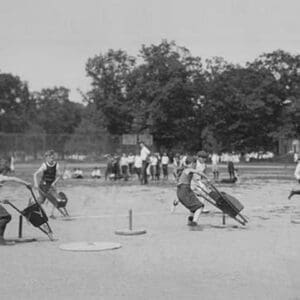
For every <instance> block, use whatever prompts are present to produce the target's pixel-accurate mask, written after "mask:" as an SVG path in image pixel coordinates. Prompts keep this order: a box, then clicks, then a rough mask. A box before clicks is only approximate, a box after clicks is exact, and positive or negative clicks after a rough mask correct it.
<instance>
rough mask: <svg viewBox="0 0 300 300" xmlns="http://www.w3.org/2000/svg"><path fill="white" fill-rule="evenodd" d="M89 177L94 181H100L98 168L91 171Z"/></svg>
mask: <svg viewBox="0 0 300 300" xmlns="http://www.w3.org/2000/svg"><path fill="white" fill-rule="evenodd" d="M91 177H92V178H94V179H100V178H101V170H100V168H98V167H95V168H94V169H93V171H92V174H91Z"/></svg>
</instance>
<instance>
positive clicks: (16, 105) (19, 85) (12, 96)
mask: <svg viewBox="0 0 300 300" xmlns="http://www.w3.org/2000/svg"><path fill="white" fill-rule="evenodd" d="M29 108H30V97H29V91H28V86H27V83H25V82H23V81H21V79H20V78H19V77H18V76H14V75H12V74H7V73H1V74H0V115H1V118H0V131H2V132H10V133H12V132H23V131H24V129H26V127H27V125H28V122H27V121H28V111H29Z"/></svg>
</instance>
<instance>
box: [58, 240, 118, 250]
mask: <svg viewBox="0 0 300 300" xmlns="http://www.w3.org/2000/svg"><path fill="white" fill-rule="evenodd" d="M59 248H60V249H61V250H65V251H104V250H114V249H118V248H121V244H119V243H112V242H76V243H68V244H62V245H60V246H59Z"/></svg>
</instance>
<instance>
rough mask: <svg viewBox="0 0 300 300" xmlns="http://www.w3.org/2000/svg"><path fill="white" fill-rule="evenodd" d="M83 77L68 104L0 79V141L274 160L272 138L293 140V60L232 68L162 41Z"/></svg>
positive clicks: (102, 61)
mask: <svg viewBox="0 0 300 300" xmlns="http://www.w3.org/2000/svg"><path fill="white" fill-rule="evenodd" d="M86 74H87V76H88V77H89V78H90V79H91V86H90V89H89V91H88V92H87V93H86V94H82V98H83V103H84V104H78V103H75V102H72V101H71V100H70V98H69V90H68V89H67V88H65V87H54V88H51V89H43V90H41V91H39V92H31V91H29V88H28V85H27V83H26V82H23V81H22V80H21V79H20V78H19V77H18V76H14V75H11V74H5V73H0V132H5V133H24V134H62V133H63V134H75V135H74V136H77V137H78V136H81V135H82V136H89V137H90V138H93V137H94V138H97V135H99V132H104V131H107V132H108V133H109V134H111V135H120V134H124V133H150V134H153V137H154V140H155V142H156V145H157V147H158V148H160V149H172V148H173V149H174V148H176V149H178V150H180V149H185V150H188V151H196V150H199V149H205V150H208V151H211V150H213V149H214V150H218V151H253V150H254V151H257V150H272V151H274V150H276V145H277V141H278V138H279V137H286V138H293V137H299V136H300V55H293V54H291V53H288V52H285V51H282V50H277V51H274V52H272V53H266V54H262V55H261V56H259V57H258V58H257V59H255V60H254V61H253V62H248V63H247V64H246V65H245V66H241V65H235V64H232V63H230V62H227V61H225V60H224V59H223V58H220V57H214V58H211V59H207V60H205V61H203V60H202V59H201V58H200V57H195V56H192V55H191V53H190V52H189V50H188V49H186V48H184V47H180V46H177V45H176V43H175V42H168V41H166V40H163V41H162V42H161V43H160V44H158V45H150V46H146V45H142V47H141V49H140V51H139V55H138V57H132V56H130V55H128V54H127V53H126V52H125V51H123V50H117V51H116V50H109V51H108V52H107V53H104V54H99V55H95V56H94V57H92V58H89V59H88V61H87V63H86ZM65 142H66V141H65V140H62V141H57V143H58V144H59V143H60V144H62V143H65ZM78 143H79V144H80V140H79V141H78ZM76 145H77V144H76V142H75V141H74V143H73V146H74V148H76V147H77V146H76ZM81 147H82V146H81ZM74 150H76V149H74Z"/></svg>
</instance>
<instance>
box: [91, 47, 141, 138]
mask: <svg viewBox="0 0 300 300" xmlns="http://www.w3.org/2000/svg"><path fill="white" fill-rule="evenodd" d="M134 65H135V59H134V58H133V57H131V56H129V55H127V53H126V52H124V51H122V50H118V51H114V50H109V51H108V52H107V53H106V54H99V55H96V56H95V57H93V58H90V59H88V62H87V64H86V72H87V76H88V77H90V79H91V80H92V84H91V85H92V88H91V90H90V91H89V92H88V94H87V98H88V102H89V103H90V104H94V107H95V109H96V111H97V112H100V114H101V119H103V124H102V125H103V126H104V128H106V129H107V130H108V131H109V132H110V133H112V134H122V133H124V132H127V131H128V130H129V128H130V124H131V114H130V107H129V106H128V103H127V101H126V99H127V97H126V91H127V87H126V80H127V76H128V74H129V73H130V72H131V71H132V69H133V67H134Z"/></svg>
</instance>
